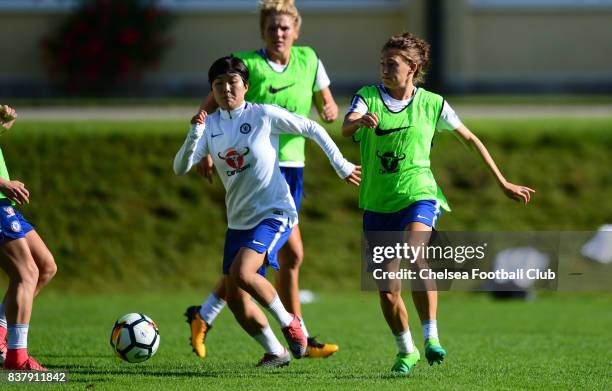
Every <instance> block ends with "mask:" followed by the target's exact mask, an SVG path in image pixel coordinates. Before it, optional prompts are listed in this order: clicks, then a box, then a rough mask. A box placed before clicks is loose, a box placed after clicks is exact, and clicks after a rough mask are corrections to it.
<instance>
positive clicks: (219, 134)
mask: <svg viewBox="0 0 612 391" xmlns="http://www.w3.org/2000/svg"><path fill="white" fill-rule="evenodd" d="M217 136H223V133H217V134H211V135H210V137H211V138H214V137H217Z"/></svg>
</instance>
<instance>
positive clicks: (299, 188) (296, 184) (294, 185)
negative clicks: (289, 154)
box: [280, 167, 304, 213]
mask: <svg viewBox="0 0 612 391" xmlns="http://www.w3.org/2000/svg"><path fill="white" fill-rule="evenodd" d="M280 170H281V173H282V174H283V176H284V177H285V180H286V181H287V184H288V185H289V190H290V191H291V197H293V202H295V209H296V210H297V211H298V213H300V208H301V207H302V198H303V197H304V167H281V168H280Z"/></svg>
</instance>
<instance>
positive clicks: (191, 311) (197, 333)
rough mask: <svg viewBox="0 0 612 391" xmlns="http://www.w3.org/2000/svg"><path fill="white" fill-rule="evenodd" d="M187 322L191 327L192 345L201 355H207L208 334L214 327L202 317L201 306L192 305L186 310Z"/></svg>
mask: <svg viewBox="0 0 612 391" xmlns="http://www.w3.org/2000/svg"><path fill="white" fill-rule="evenodd" d="M185 316H186V317H187V323H189V326H190V329H191V347H192V348H193V351H194V352H195V354H196V355H197V356H198V357H200V358H204V357H206V345H205V342H206V334H208V331H209V330H210V329H211V328H212V326H211V325H209V324H208V323H206V322H205V321H203V320H202V318H201V317H200V306H196V305H194V306H191V307H189V308H187V311H185Z"/></svg>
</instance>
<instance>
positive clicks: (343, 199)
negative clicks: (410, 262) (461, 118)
mask: <svg viewBox="0 0 612 391" xmlns="http://www.w3.org/2000/svg"><path fill="white" fill-rule="evenodd" d="M468 126H470V127H471V128H472V129H473V130H474V131H475V132H476V133H477V134H479V135H481V138H482V139H483V141H484V142H485V144H486V145H488V146H489V148H490V151H491V153H492V154H493V156H494V157H495V159H496V161H497V162H498V163H499V165H500V167H501V169H502V171H503V172H504V173H505V174H506V176H507V178H509V179H510V180H511V181H514V182H516V183H521V184H525V185H529V186H531V187H533V188H535V189H536V190H537V194H536V195H535V196H534V198H533V202H532V203H531V204H530V205H529V206H524V205H521V204H518V203H515V202H512V201H510V200H508V199H506V198H505V197H504V196H503V195H502V193H501V192H500V191H499V190H498V189H497V187H496V185H495V184H494V182H493V179H492V177H491V175H490V174H489V173H488V172H487V170H486V168H485V167H484V165H483V164H482V163H481V162H480V161H479V158H478V157H476V156H473V155H471V154H470V153H469V152H468V151H467V150H466V149H465V148H464V147H463V146H462V145H461V143H459V142H458V141H457V140H456V139H455V138H454V137H453V136H452V135H450V134H440V135H438V136H436V140H435V145H434V150H433V156H432V162H433V170H434V173H435V175H436V177H437V178H438V180H439V182H440V185H441V186H442V188H443V189H444V191H445V193H446V196H447V198H448V200H449V202H450V203H451V207H452V208H453V212H452V213H450V214H445V215H443V216H442V217H441V219H440V220H439V226H438V228H439V229H447V230H497V231H502V230H528V229H532V230H593V229H596V228H597V227H598V226H599V225H601V224H603V223H606V222H608V223H609V222H611V221H612V203H611V202H609V199H608V198H609V196H610V194H612V175H611V174H610V172H611V171H610V167H612V164H611V163H612V158H611V155H610V151H611V150H612V122H611V121H609V120H596V121H595V120H594V121H581V120H571V121H569V120H563V121H560V120H533V121H471V122H470V123H468ZM186 130H187V127H186V126H185V125H184V123H179V122H150V123H142V122H136V121H134V122H110V121H109V122H44V123H43V122H28V121H21V122H19V123H18V124H17V125H15V128H14V129H13V130H12V131H11V132H10V133H8V134H6V135H5V136H3V137H2V139H0V144H1V145H2V148H3V151H4V154H5V159H6V161H7V164H8V166H9V172H10V173H11V176H12V177H13V178H15V179H20V180H22V181H23V182H24V183H26V185H27V187H28V189H29V190H30V193H31V204H30V205H28V206H25V207H21V208H20V210H21V211H22V213H23V214H24V215H25V216H26V218H28V219H29V220H31V221H32V222H34V223H35V224H36V225H37V229H38V231H39V232H40V233H41V235H42V236H43V238H44V239H45V240H46V242H47V244H48V246H49V247H50V249H51V250H52V252H53V253H54V254H55V257H56V260H57V262H58V265H59V269H60V272H59V273H58V275H57V277H56V279H55V281H54V282H53V284H52V287H53V288H55V289H61V290H75V291H90V290H97V289H102V288H104V287H110V288H111V289H118V290H122V291H133V290H137V289H155V290H158V289H159V290H175V289H192V288H201V289H202V290H204V289H205V288H207V287H210V286H211V285H212V283H214V281H216V280H217V279H218V278H219V276H220V273H221V256H222V246H223V238H224V231H225V228H226V223H225V207H224V192H223V189H222V187H221V185H220V183H219V180H217V181H216V183H215V185H213V186H210V185H208V184H207V183H205V182H204V181H203V180H202V179H200V178H199V177H198V176H197V175H196V174H195V173H190V174H189V175H187V176H184V177H176V176H175V175H174V173H173V171H172V160H173V158H174V154H175V152H176V150H177V149H178V148H179V146H180V145H181V143H182V141H183V137H184V134H185V132H186ZM332 133H333V134H337V129H332ZM335 138H336V139H337V140H338V142H339V145H340V147H341V149H342V150H343V151H345V153H346V155H347V156H349V157H351V158H352V159H357V157H358V153H359V152H358V146H357V145H356V144H353V143H352V142H351V141H350V140H346V139H341V138H340V137H336V136H335ZM307 155H308V159H309V160H308V163H307V166H308V168H307V170H306V178H305V180H306V184H305V190H306V194H307V197H306V199H305V201H304V204H303V213H302V214H301V216H300V218H301V228H302V232H303V236H304V242H305V246H306V249H305V253H306V260H305V266H304V268H303V272H302V281H303V286H304V287H308V288H311V289H325V290H332V289H357V288H358V286H359V266H358V265H359V259H360V252H359V248H360V227H361V214H360V211H359V210H358V208H357V206H356V205H357V190H356V188H354V187H351V186H349V185H346V184H344V183H343V182H342V181H340V180H339V179H338V178H337V177H336V175H335V174H334V173H333V171H332V169H331V167H330V166H329V164H328V162H327V159H326V158H325V156H324V155H323V154H322V153H321V152H320V150H318V148H317V147H316V146H315V145H313V144H312V143H309V145H308V152H307Z"/></svg>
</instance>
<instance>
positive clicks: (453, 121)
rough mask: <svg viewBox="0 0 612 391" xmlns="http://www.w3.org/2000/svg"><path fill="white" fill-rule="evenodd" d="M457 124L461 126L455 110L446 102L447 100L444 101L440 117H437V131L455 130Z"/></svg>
mask: <svg viewBox="0 0 612 391" xmlns="http://www.w3.org/2000/svg"><path fill="white" fill-rule="evenodd" d="M459 126H461V119H459V116H458V115H457V113H455V110H453V108H452V107H451V106H450V105H449V104H448V102H447V101H444V105H443V106H442V113H441V114H440V118H438V122H437V123H436V130H437V131H440V132H441V131H445V130H455V129H457V128H458V127H459Z"/></svg>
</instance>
